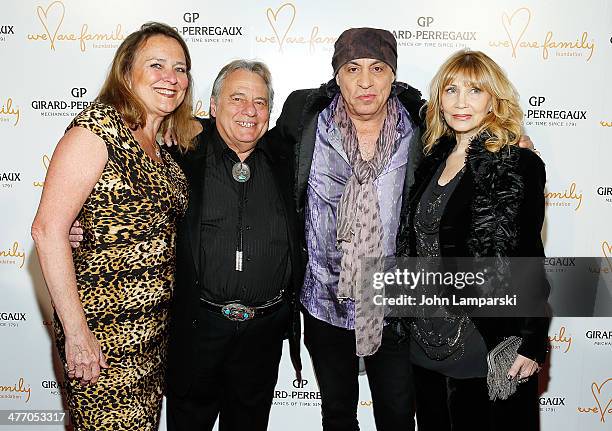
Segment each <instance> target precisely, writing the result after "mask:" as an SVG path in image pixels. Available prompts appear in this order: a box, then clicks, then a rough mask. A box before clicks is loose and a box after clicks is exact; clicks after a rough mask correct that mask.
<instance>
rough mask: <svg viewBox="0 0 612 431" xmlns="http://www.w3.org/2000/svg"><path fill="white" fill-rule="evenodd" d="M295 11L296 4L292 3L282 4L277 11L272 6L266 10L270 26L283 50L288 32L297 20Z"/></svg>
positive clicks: (280, 49)
mask: <svg viewBox="0 0 612 431" xmlns="http://www.w3.org/2000/svg"><path fill="white" fill-rule="evenodd" d="M283 10H284V12H283ZM295 12H296V10H295V6H294V5H293V4H291V3H285V4H284V5H281V6H280V7H279V8H278V9H276V12H274V11H273V10H272V9H271V8H268V10H267V11H266V15H267V16H268V22H269V23H270V27H272V31H273V32H274V35H275V36H276V40H277V41H278V48H279V51H281V52H282V50H283V44H284V43H285V38H286V37H287V33H289V30H291V26H292V25H293V21H294V20H295ZM283 30H284V31H283ZM281 34H282V35H283V36H282V37H281V36H280V35H281Z"/></svg>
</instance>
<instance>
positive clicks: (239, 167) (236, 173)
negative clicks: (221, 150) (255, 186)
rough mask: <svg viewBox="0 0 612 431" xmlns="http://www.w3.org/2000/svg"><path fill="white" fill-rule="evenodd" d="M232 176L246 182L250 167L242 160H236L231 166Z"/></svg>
mask: <svg viewBox="0 0 612 431" xmlns="http://www.w3.org/2000/svg"><path fill="white" fill-rule="evenodd" d="M232 177H234V179H235V180H236V181H238V182H239V183H246V182H247V181H248V180H249V178H251V169H250V168H249V165H247V164H246V163H244V162H237V163H236V164H234V166H233V167H232Z"/></svg>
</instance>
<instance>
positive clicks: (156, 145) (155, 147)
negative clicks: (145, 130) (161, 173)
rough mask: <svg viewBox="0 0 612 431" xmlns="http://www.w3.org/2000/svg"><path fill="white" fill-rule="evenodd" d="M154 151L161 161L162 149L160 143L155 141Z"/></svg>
mask: <svg viewBox="0 0 612 431" xmlns="http://www.w3.org/2000/svg"><path fill="white" fill-rule="evenodd" d="M153 151H154V152H155V157H157V158H158V159H161V147H160V145H159V142H157V141H153Z"/></svg>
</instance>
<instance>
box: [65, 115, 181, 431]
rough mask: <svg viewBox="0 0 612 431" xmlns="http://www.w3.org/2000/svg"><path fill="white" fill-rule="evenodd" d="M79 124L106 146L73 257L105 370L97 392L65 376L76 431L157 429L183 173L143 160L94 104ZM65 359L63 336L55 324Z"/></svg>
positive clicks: (127, 134)
mask: <svg viewBox="0 0 612 431" xmlns="http://www.w3.org/2000/svg"><path fill="white" fill-rule="evenodd" d="M75 126H80V127H84V128H85V129H87V130H90V131H91V132H93V133H94V134H96V135H97V136H99V137H100V138H102V140H104V142H105V144H106V148H107V150H108V162H107V164H106V166H105V168H104V171H103V172H102V175H101V177H100V179H99V180H98V182H97V183H96V185H95V186H94V188H93V190H92V192H91V194H90V195H89V197H88V198H87V200H86V201H85V203H84V205H83V208H82V210H81V213H80V214H79V217H78V219H79V221H80V223H81V225H82V226H83V228H84V231H85V239H84V241H83V242H82V243H81V246H80V247H79V248H78V249H76V250H74V251H73V259H74V266H75V271H76V279H77V287H78V292H79V296H80V299H81V303H82V304H83V308H84V310H85V316H86V319H87V323H88V326H89V328H90V329H91V331H92V332H93V333H94V335H95V336H96V338H97V339H98V341H99V342H100V345H101V347H102V351H103V352H104V355H105V357H106V360H107V363H108V364H109V366H110V367H109V368H108V369H102V370H101V374H100V378H99V380H98V382H97V383H96V384H95V385H89V386H81V385H80V384H79V383H78V381H77V380H69V379H68V377H67V376H65V382H66V396H67V404H68V409H69V411H70V415H71V421H72V423H73V425H74V426H75V430H79V431H80V430H87V431H90V430H91V431H94V430H95V431H106V430H130V431H132V430H157V429H158V424H159V414H160V409H161V401H162V393H163V391H164V368H165V365H166V347H167V326H168V310H169V305H170V300H171V297H172V290H173V288H174V270H175V241H176V222H177V219H178V218H180V217H182V215H183V214H184V212H185V210H186V208H187V201H188V186H187V181H186V179H185V176H184V174H183V172H182V170H181V169H180V168H179V166H178V165H177V164H176V163H175V161H174V160H173V158H172V156H171V155H170V154H169V153H168V152H167V151H166V150H164V149H162V156H161V158H162V160H163V163H158V162H155V161H154V160H152V159H151V158H149V156H147V155H146V153H145V152H144V150H143V149H142V148H141V147H140V145H139V144H138V142H137V141H136V140H135V139H134V137H133V135H132V133H131V131H130V130H129V128H128V127H127V126H126V125H125V124H124V122H123V120H122V118H121V116H120V114H119V113H118V111H117V110H115V108H113V107H111V106H108V105H104V104H100V103H94V104H92V105H91V106H90V107H88V108H87V109H85V110H84V111H83V112H81V113H80V114H79V115H78V116H77V117H76V118H75V119H74V120H73V121H72V123H71V124H70V126H69V127H68V129H70V128H72V127H75ZM54 326H55V331H56V342H57V346H58V349H59V351H60V355H61V357H62V359H64V360H65V346H64V341H65V339H64V335H63V333H62V329H61V325H60V324H59V320H58V318H57V316H56V318H55V325H54Z"/></svg>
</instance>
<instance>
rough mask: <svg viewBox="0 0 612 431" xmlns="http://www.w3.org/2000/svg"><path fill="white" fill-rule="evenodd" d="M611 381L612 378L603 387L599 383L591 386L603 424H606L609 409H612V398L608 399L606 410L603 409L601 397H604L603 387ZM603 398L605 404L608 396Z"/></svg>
mask: <svg viewBox="0 0 612 431" xmlns="http://www.w3.org/2000/svg"><path fill="white" fill-rule="evenodd" d="M610 381H612V378H610V379H608V380H606V381H605V382H603V383H602V384H601V385H597V383H595V382H593V384H592V385H591V393H592V394H593V398H595V402H596V403H597V407H598V408H599V415H600V417H601V419H600V421H601V422H606V413H608V408H609V407H610V404H612V396H608V397H607V400H608V403H607V404H606V407H605V408H602V407H601V406H602V401H600V397H602V393H601V391H602V390H603V387H604V386H605V385H606V383H608V382H610ZM602 398H603V402H604V403H605V400H606V396H605V395H603V397H602Z"/></svg>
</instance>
